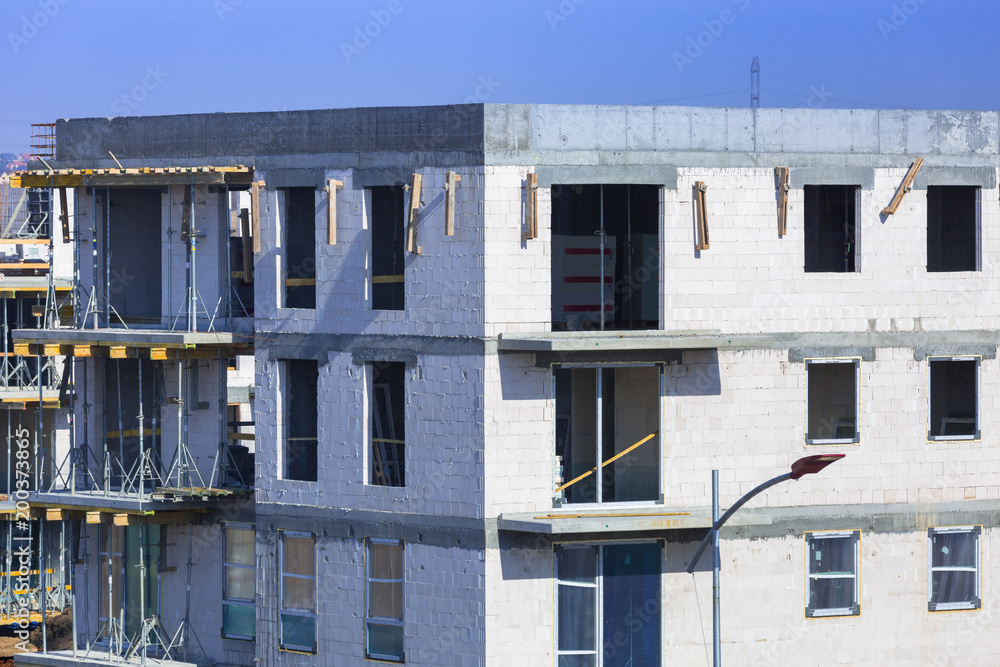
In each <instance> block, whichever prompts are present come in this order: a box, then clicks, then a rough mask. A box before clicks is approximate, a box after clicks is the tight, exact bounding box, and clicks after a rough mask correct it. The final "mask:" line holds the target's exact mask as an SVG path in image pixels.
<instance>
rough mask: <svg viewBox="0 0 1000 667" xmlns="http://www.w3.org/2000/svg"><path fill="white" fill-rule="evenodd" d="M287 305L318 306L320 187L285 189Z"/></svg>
mask: <svg viewBox="0 0 1000 667" xmlns="http://www.w3.org/2000/svg"><path fill="white" fill-rule="evenodd" d="M284 192H285V258H286V260H287V262H288V266H287V267H286V268H285V307H286V308H315V307H316V190H315V189H314V188H286V189H285V191H284Z"/></svg>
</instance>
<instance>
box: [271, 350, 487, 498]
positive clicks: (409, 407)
mask: <svg viewBox="0 0 1000 667" xmlns="http://www.w3.org/2000/svg"><path fill="white" fill-rule="evenodd" d="M257 355H258V357H257V367H258V372H257V394H256V397H255V402H256V405H257V408H258V409H257V420H258V421H257V431H256V433H257V441H256V446H257V459H256V460H257V484H256V492H257V500H258V502H287V503H299V504H305V505H317V506H328V507H350V508H358V509H370V510H378V511H396V512H416V513H428V514H439V515H447V516H463V517H475V518H478V517H482V516H483V514H482V512H483V494H484V490H483V474H484V473H483V465H484V463H483V426H482V424H483V419H484V400H483V395H484V391H485V388H484V379H483V368H482V365H481V364H482V359H481V357H473V356H446V355H431V354H426V355H424V354H422V355H419V356H418V361H417V364H416V365H415V366H408V367H407V369H406V380H405V391H406V397H405V411H406V423H405V441H406V445H405V457H406V463H405V465H406V473H405V475H406V486H404V487H386V486H375V485H372V484H370V483H369V480H370V475H371V473H370V472H369V465H370V464H369V460H368V459H369V455H370V441H369V438H370V435H369V428H370V426H369V407H368V401H367V386H368V382H369V380H368V378H367V375H368V373H369V370H370V369H369V368H368V367H367V366H362V365H357V364H355V363H354V362H353V359H352V355H351V353H349V352H344V353H330V354H329V357H328V358H329V361H328V363H326V364H322V365H321V366H320V369H319V391H318V403H319V417H318V418H319V452H318V458H319V472H318V480H317V481H316V482H302V481H296V480H286V479H280V475H279V471H280V470H281V454H282V453H281V451H280V443H281V432H282V431H281V429H282V425H281V422H282V415H281V411H282V400H281V387H280V381H279V379H278V376H279V373H278V368H279V366H278V364H279V363H280V360H279V359H274V358H271V357H270V355H267V360H266V361H265V360H264V359H263V357H264V354H262V352H260V351H259V352H258V353H257Z"/></svg>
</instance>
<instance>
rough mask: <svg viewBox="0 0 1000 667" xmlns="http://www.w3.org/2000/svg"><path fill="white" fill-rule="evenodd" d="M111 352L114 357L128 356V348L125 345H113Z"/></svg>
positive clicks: (122, 357)
mask: <svg viewBox="0 0 1000 667" xmlns="http://www.w3.org/2000/svg"><path fill="white" fill-rule="evenodd" d="M110 351H111V354H110V355H109V356H110V357H111V358H112V359H124V358H125V357H126V356H128V350H127V349H126V348H125V346H124V345H112V346H111V350H110Z"/></svg>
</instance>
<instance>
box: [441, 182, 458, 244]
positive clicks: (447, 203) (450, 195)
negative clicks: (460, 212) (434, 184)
mask: <svg viewBox="0 0 1000 667" xmlns="http://www.w3.org/2000/svg"><path fill="white" fill-rule="evenodd" d="M461 180H462V177H461V176H459V175H458V174H456V173H455V172H453V171H449V172H447V173H446V174H445V181H444V191H445V194H444V235H445V236H454V235H455V190H456V189H458V182H459V181H461Z"/></svg>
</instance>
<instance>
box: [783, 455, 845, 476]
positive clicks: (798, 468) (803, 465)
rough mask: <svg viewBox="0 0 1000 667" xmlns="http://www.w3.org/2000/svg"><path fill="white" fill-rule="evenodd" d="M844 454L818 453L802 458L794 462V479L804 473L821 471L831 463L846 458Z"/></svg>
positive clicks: (809, 473)
mask: <svg viewBox="0 0 1000 667" xmlns="http://www.w3.org/2000/svg"><path fill="white" fill-rule="evenodd" d="M844 456H845V455H844V454H816V455H815V456H806V457H805V458H801V459H799V460H798V461H796V462H795V463H793V464H792V479H798V478H799V477H802V475H811V474H813V473H814V472H819V471H820V470H822V469H823V468H825V467H827V466H828V465H830V464H831V463H834V462H836V461H839V460H840V459H842V458H844Z"/></svg>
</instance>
